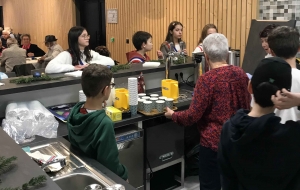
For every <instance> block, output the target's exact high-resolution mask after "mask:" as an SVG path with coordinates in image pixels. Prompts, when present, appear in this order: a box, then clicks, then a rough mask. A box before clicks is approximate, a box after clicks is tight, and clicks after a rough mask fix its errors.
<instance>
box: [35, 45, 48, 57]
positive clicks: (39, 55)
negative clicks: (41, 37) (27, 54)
mask: <svg viewBox="0 0 300 190" xmlns="http://www.w3.org/2000/svg"><path fill="white" fill-rule="evenodd" d="M34 49H35V50H34V52H32V53H34V57H41V56H43V55H45V52H44V51H43V50H42V49H41V48H39V46H37V45H35V48H34Z"/></svg>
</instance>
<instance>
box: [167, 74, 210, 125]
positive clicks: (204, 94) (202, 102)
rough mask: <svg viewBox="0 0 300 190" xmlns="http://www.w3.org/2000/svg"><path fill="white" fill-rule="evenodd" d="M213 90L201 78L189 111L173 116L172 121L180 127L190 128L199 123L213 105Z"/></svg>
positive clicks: (176, 113)
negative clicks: (211, 104) (207, 109)
mask: <svg viewBox="0 0 300 190" xmlns="http://www.w3.org/2000/svg"><path fill="white" fill-rule="evenodd" d="M211 88H212V86H210V85H209V84H208V82H206V81H205V80H204V78H203V77H202V76H201V77H200V79H199V80H198V81H197V84H196V87H195V90H194V96H193V99H192V102H191V104H190V107H189V109H187V110H185V111H180V112H174V113H173V114H172V120H173V121H174V122H176V123H178V124H179V125H184V126H190V125H192V124H194V123H196V122H197V121H199V120H200V119H201V117H202V115H203V113H204V112H205V110H206V108H207V107H208V106H209V105H210V103H211V96H212V95H211Z"/></svg>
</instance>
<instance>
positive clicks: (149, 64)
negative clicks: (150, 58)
mask: <svg viewBox="0 0 300 190" xmlns="http://www.w3.org/2000/svg"><path fill="white" fill-rule="evenodd" d="M158 66H160V62H145V63H144V64H143V67H158Z"/></svg>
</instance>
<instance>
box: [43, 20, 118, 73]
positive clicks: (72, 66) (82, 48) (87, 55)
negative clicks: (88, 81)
mask: <svg viewBox="0 0 300 190" xmlns="http://www.w3.org/2000/svg"><path fill="white" fill-rule="evenodd" d="M89 40H90V35H88V33H87V31H86V29H85V28H83V27H81V26H74V27H72V28H71V29H70V30H69V33H68V44H69V49H67V50H66V51H64V52H61V53H60V54H59V55H58V56H56V57H55V58H54V59H52V60H51V61H50V62H49V64H48V65H47V67H46V70H45V71H46V73H62V72H68V71H74V70H82V69H83V68H85V67H86V66H88V65H89V64H93V63H95V64H101V65H110V66H112V65H114V64H115V63H114V61H113V60H112V59H111V58H110V57H106V56H102V55H100V54H98V53H97V52H95V51H93V50H90V48H89Z"/></svg>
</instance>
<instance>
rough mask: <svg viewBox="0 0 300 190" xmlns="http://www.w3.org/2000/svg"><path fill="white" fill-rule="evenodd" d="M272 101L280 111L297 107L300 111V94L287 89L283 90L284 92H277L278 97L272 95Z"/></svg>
mask: <svg viewBox="0 0 300 190" xmlns="http://www.w3.org/2000/svg"><path fill="white" fill-rule="evenodd" d="M271 99H272V101H273V103H274V105H275V107H276V108H277V109H279V110H282V109H289V108H291V107H296V106H298V110H300V93H292V92H289V91H287V90H286V89H282V91H277V93H276V96H275V95H272V97H271Z"/></svg>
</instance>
